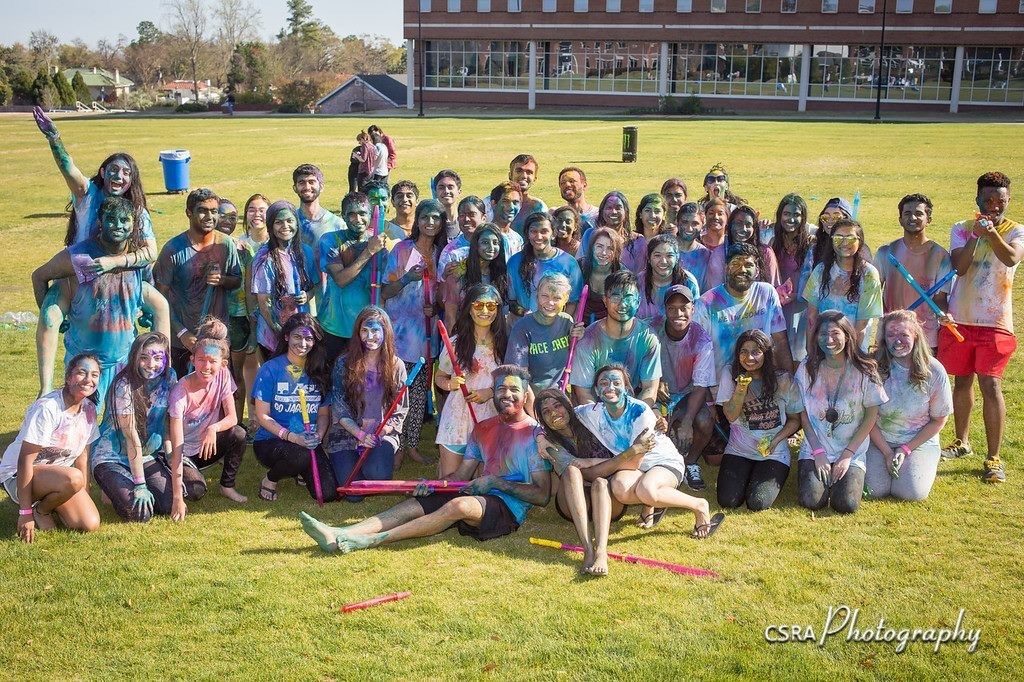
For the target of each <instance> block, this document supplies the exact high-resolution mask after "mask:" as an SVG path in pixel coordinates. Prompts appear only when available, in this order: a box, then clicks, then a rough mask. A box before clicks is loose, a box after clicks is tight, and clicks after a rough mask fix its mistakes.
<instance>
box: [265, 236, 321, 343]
mask: <svg viewBox="0 0 1024 682" xmlns="http://www.w3.org/2000/svg"><path fill="white" fill-rule="evenodd" d="M301 246H302V265H303V267H304V269H305V271H306V279H307V281H308V282H309V283H310V284H311V285H312V286H314V287H316V284H317V281H318V275H317V269H316V266H315V265H314V263H313V261H314V260H315V258H314V256H313V250H312V249H310V248H309V247H308V246H306V245H305V244H302V245H301ZM280 261H281V270H282V272H281V273H280V278H281V281H282V282H283V284H284V291H285V294H286V295H292V296H294V295H295V294H297V293H298V291H299V286H300V280H299V275H298V268H296V266H295V261H294V259H293V258H292V252H291V250H288V251H285V252H284V253H282V254H281V257H280ZM277 277H278V273H277V263H276V262H275V260H274V259H273V258H271V256H270V249H269V248H267V246H262V247H260V250H259V251H258V252H257V253H256V256H255V257H254V258H253V263H252V293H254V294H257V295H259V294H265V295H267V296H270V315H271V317H273V320H274V322H276V323H277V324H280V325H283V324H284V323H285V322H287V321H288V318H289V317H291V316H292V315H294V314H295V313H296V312H303V313H308V312H309V304H308V303H306V304H305V305H301V306H298V307H296V306H291V307H290V308H287V309H286V308H285V307H284V306H283V305H282V304H281V296H279V295H278V293H277V286H276V283H275V280H276V279H277ZM256 340H257V341H258V342H259V343H260V344H261V345H262V346H263V347H264V348H277V332H275V331H274V329H273V328H272V327H271V326H270V324H268V323H267V320H266V318H265V317H263V314H262V313H261V314H260V315H258V316H257V317H256Z"/></svg>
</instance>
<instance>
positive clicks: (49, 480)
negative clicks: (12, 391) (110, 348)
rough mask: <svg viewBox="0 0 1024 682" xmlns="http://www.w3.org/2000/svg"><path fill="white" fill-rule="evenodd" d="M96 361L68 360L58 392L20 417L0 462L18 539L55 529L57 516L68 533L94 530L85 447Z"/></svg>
mask: <svg viewBox="0 0 1024 682" xmlns="http://www.w3.org/2000/svg"><path fill="white" fill-rule="evenodd" d="M99 381H100V361H99V359H98V358H97V357H96V356H95V355H92V354H91V353H80V354H79V355H76V356H75V357H74V358H72V359H71V362H69V363H68V364H67V370H66V371H65V372H64V388H60V389H57V390H56V391H51V392H49V393H47V394H46V395H44V396H43V397H42V398H40V399H39V400H37V401H35V402H34V403H32V405H31V406H30V407H29V408H28V410H27V411H26V412H25V421H24V422H22V424H21V429H20V430H19V431H18V437H17V438H15V439H14V442H13V443H11V444H10V445H8V446H7V450H5V451H4V456H3V459H0V486H3V489H4V490H5V491H7V494H8V495H9V496H10V498H11V501H13V502H14V504H16V505H18V507H19V510H18V537H19V538H21V539H22V540H23V541H25V542H32V541H33V540H34V539H35V533H36V530H51V529H53V528H56V523H55V521H54V519H53V517H52V516H50V515H51V514H52V513H53V512H56V513H57V518H58V519H59V520H60V522H61V524H62V525H63V526H64V527H65V528H67V529H69V530H77V531H82V532H90V531H94V530H96V529H97V528H99V525H100V513H99V511H98V510H97V509H96V505H95V504H94V503H93V501H92V498H91V497H89V486H88V483H89V477H88V475H87V474H86V466H87V463H86V460H87V458H88V454H87V448H88V446H89V444H90V443H92V442H93V441H94V440H96V438H97V437H99V431H98V429H97V428H96V403H94V402H93V400H94V398H93V396H94V395H95V393H96V387H97V386H98V385H99Z"/></svg>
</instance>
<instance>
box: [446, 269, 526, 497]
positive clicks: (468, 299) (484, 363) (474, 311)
mask: <svg viewBox="0 0 1024 682" xmlns="http://www.w3.org/2000/svg"><path fill="white" fill-rule="evenodd" d="M451 342H452V347H453V348H454V350H455V357H454V358H452V357H450V356H449V355H448V349H447V348H443V347H442V348H441V353H440V355H439V356H438V369H437V372H435V373H434V384H435V385H436V386H437V387H438V388H439V389H441V390H442V391H447V392H448V397H447V399H445V401H444V408H443V409H442V410H441V417H440V419H439V420H438V422H437V438H436V440H435V442H436V443H437V446H438V450H439V453H440V459H439V460H438V463H437V471H438V476H439V477H440V478H448V477H450V476H451V473H452V472H453V471H455V470H456V469H458V468H459V465H461V464H462V460H463V458H464V457H465V454H466V445H467V444H468V443H469V435H470V433H471V432H472V431H473V426H474V422H473V419H472V417H471V416H470V414H469V405H470V404H471V405H473V409H474V411H475V414H476V419H477V422H478V423H479V422H481V421H483V420H485V419H489V418H490V417H493V416H494V415H495V414H496V412H495V409H494V402H493V400H492V398H493V397H494V394H493V392H492V390H491V389H492V380H491V372H493V371H494V370H495V369H496V368H497V367H498V365H499V364H501V359H502V358H503V357H505V349H506V347H507V346H508V328H507V327H506V326H505V316H504V314H502V311H501V296H500V295H498V290H497V289H495V288H494V287H492V286H491V285H490V284H474V285H473V286H471V287H470V288H469V290H468V291H466V295H465V298H464V300H463V302H462V306H461V308H460V309H459V316H458V317H457V318H456V320H455V326H454V328H453V329H452V330H451ZM453 364H458V366H459V369H460V371H461V373H462V376H455V371H454V367H453ZM462 386H465V387H466V388H467V389H469V395H468V396H463V395H462V392H461V387H462Z"/></svg>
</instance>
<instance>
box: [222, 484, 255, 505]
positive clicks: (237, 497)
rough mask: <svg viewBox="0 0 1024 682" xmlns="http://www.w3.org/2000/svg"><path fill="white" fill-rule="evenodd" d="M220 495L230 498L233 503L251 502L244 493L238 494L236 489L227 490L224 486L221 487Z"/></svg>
mask: <svg viewBox="0 0 1024 682" xmlns="http://www.w3.org/2000/svg"><path fill="white" fill-rule="evenodd" d="M220 494H221V495H223V496H224V497H226V498H228V499H229V500H233V501H235V502H238V503H243V502H248V501H249V498H248V497H246V496H245V495H243V494H242V493H240V492H238V491H237V490H235V489H234V488H225V487H224V486H221V487H220Z"/></svg>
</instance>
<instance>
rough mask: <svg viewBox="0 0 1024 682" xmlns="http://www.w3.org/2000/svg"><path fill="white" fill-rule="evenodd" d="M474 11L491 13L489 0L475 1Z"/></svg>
mask: <svg viewBox="0 0 1024 682" xmlns="http://www.w3.org/2000/svg"><path fill="white" fill-rule="evenodd" d="M476 11H477V12H481V13H484V14H486V13H487V12H490V11H491V0H476Z"/></svg>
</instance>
